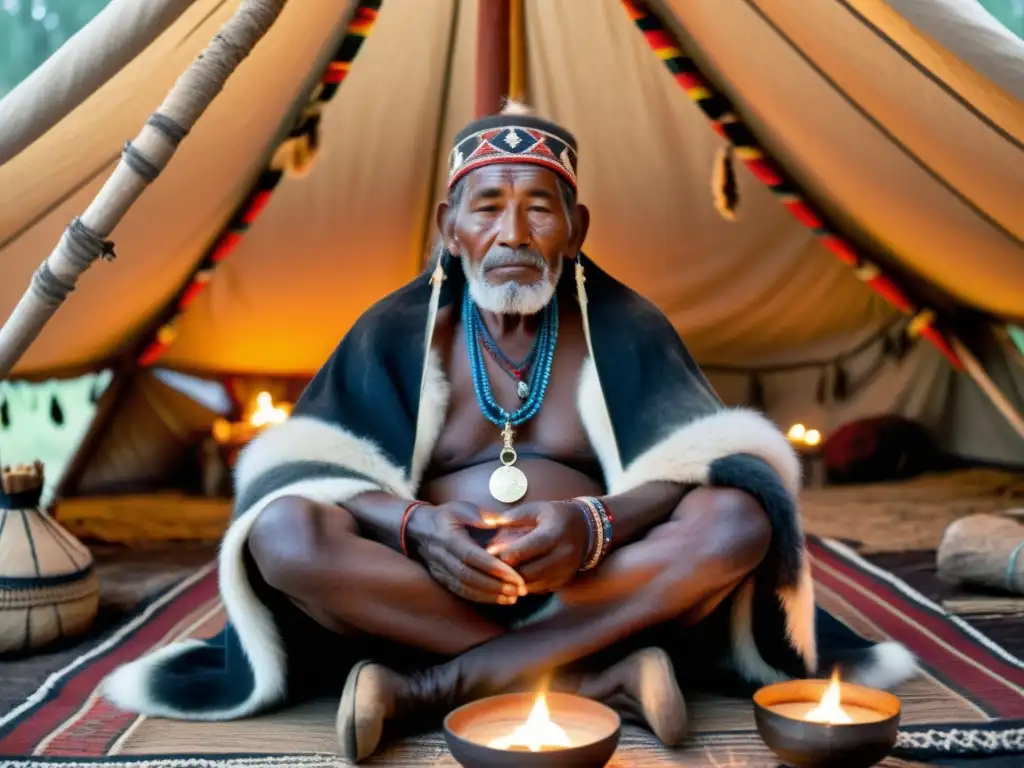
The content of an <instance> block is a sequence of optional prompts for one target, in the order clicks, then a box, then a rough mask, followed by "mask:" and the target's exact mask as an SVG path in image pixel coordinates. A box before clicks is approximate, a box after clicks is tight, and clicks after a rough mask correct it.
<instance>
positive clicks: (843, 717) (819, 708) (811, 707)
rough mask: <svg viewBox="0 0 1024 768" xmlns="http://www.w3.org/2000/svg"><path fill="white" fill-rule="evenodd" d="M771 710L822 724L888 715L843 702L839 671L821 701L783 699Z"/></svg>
mask: <svg viewBox="0 0 1024 768" xmlns="http://www.w3.org/2000/svg"><path fill="white" fill-rule="evenodd" d="M771 710H772V712H775V713H776V714H779V715H782V716H783V717H791V718H793V719H794V720H804V721H806V722H808V723H822V724H824V725H855V724H857V723H877V722H880V721H882V720H885V719H886V717H888V715H887V714H886V713H884V712H879V711H878V710H875V709H871V708H869V707H864V706H860V705H858V704H850V703H847V704H843V702H842V691H841V688H840V686H839V673H838V672H833V673H832V681H831V682H830V683H829V686H828V688H826V689H825V693H824V694H822V697H821V701H819V702H817V703H815V702H810V701H785V702H780V703H778V704H774V705H773V706H772V707H771Z"/></svg>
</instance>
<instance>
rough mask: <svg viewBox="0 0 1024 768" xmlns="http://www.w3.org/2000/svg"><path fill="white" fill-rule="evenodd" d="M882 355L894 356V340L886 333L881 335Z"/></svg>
mask: <svg viewBox="0 0 1024 768" xmlns="http://www.w3.org/2000/svg"><path fill="white" fill-rule="evenodd" d="M882 355H883V356H885V357H892V358H895V357H896V342H895V341H894V340H893V338H892V336H891V335H890V334H888V333H887V334H885V335H884V336H882Z"/></svg>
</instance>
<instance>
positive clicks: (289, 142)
mask: <svg viewBox="0 0 1024 768" xmlns="http://www.w3.org/2000/svg"><path fill="white" fill-rule="evenodd" d="M319 152H320V112H319V111H318V110H315V109H314V110H310V111H309V112H307V113H306V114H304V115H302V117H301V118H300V120H299V123H298V124H297V125H296V126H295V128H294V129H293V130H292V132H291V133H290V134H289V135H288V138H287V139H285V140H284V141H283V142H282V143H281V145H280V146H279V147H278V148H277V150H276V152H275V153H274V158H273V160H271V164H270V165H271V167H272V168H275V169H277V170H281V171H284V172H285V173H287V174H288V176H290V177H291V178H293V179H301V178H305V177H306V176H307V175H308V174H309V172H310V171H311V170H312V168H313V163H314V161H315V160H316V158H317V155H318V154H319Z"/></svg>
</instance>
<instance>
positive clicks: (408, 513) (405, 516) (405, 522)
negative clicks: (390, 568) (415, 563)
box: [398, 501, 426, 557]
mask: <svg viewBox="0 0 1024 768" xmlns="http://www.w3.org/2000/svg"><path fill="white" fill-rule="evenodd" d="M425 503H426V502H424V501H414V502H413V503H412V504H410V505H409V506H408V507H406V508H405V512H403V513H402V525H401V527H399V529H398V542H399V544H401V545H402V554H403V555H405V556H406V557H408V556H409V550H408V548H407V547H406V545H405V532H406V530H407V529H408V528H409V518H411V517H412V513H413V512H415V511H416V508H417V507H422V506H423V505H424V504H425Z"/></svg>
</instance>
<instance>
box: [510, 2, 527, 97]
mask: <svg viewBox="0 0 1024 768" xmlns="http://www.w3.org/2000/svg"><path fill="white" fill-rule="evenodd" d="M510 3H511V5H510V6H509V23H508V29H509V33H508V38H509V41H508V54H509V56H508V62H509V63H508V69H509V72H508V97H509V99H510V100H512V101H520V102H522V101H526V21H525V11H524V9H523V0H510Z"/></svg>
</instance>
